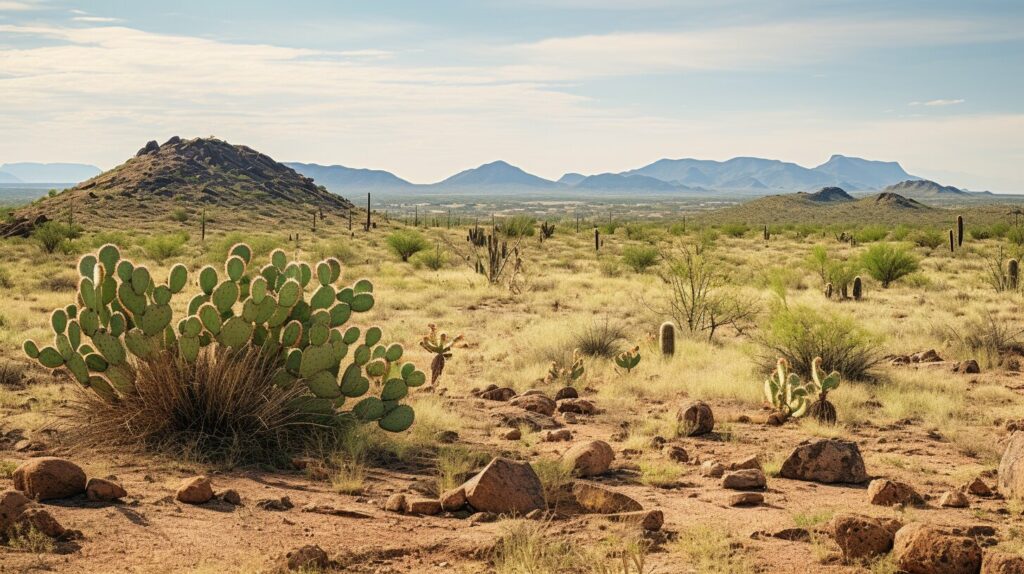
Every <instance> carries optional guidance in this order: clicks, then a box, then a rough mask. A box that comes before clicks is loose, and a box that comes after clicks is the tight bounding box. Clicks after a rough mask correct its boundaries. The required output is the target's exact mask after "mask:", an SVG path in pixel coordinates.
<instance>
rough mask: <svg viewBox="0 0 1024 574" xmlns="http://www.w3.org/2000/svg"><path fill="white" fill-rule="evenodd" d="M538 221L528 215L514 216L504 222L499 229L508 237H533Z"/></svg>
mask: <svg viewBox="0 0 1024 574" xmlns="http://www.w3.org/2000/svg"><path fill="white" fill-rule="evenodd" d="M536 223H537V220H536V219H534V218H532V217H530V216H528V215H514V216H512V217H509V218H508V219H505V220H503V221H502V222H501V223H500V224H499V225H498V229H499V231H501V232H502V233H504V234H505V235H507V236H508V237H533V233H534V225H536Z"/></svg>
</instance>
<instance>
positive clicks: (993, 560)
mask: <svg viewBox="0 0 1024 574" xmlns="http://www.w3.org/2000/svg"><path fill="white" fill-rule="evenodd" d="M981 574H1024V556H1020V555H1019V554H1010V553H1009V552H999V551H997V550H992V551H988V552H985V557H984V558H983V559H982V561H981Z"/></svg>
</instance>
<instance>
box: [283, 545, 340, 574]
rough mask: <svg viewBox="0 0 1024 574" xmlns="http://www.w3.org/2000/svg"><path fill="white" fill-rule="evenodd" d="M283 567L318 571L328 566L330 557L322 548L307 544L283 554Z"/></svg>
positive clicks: (293, 569) (291, 569)
mask: <svg viewBox="0 0 1024 574" xmlns="http://www.w3.org/2000/svg"><path fill="white" fill-rule="evenodd" d="M284 562H285V564H284V565H285V568H286V569H287V570H290V571H296V570H301V571H303V572H319V571H320V570H323V569H324V568H327V567H328V566H330V563H331V561H330V558H329V557H328V556H327V552H325V551H324V549H323V548H320V547H319V546H317V545H315V544H308V545H306V546H302V547H300V548H296V549H295V550H292V551H291V552H289V553H288V554H286V555H285V560H284Z"/></svg>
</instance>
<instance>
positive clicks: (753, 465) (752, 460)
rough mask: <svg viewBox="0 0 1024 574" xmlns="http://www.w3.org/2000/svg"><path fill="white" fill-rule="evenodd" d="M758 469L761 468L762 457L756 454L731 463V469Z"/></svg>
mask: <svg viewBox="0 0 1024 574" xmlns="http://www.w3.org/2000/svg"><path fill="white" fill-rule="evenodd" d="M744 469H757V470H761V459H760V458H759V457H758V456H757V455H756V454H755V455H751V456H748V457H747V458H741V459H739V460H734V461H732V462H730V463H729V470H744Z"/></svg>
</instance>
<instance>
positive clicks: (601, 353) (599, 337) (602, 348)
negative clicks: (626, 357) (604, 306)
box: [573, 320, 626, 358]
mask: <svg viewBox="0 0 1024 574" xmlns="http://www.w3.org/2000/svg"><path fill="white" fill-rule="evenodd" d="M625 340H626V333H625V331H623V330H622V328H620V327H619V326H618V325H613V324H612V323H610V322H609V321H607V320H605V321H604V322H601V323H598V322H594V323H591V324H589V325H587V326H586V327H584V328H583V330H581V331H580V332H578V333H577V334H576V336H575V337H574V338H573V344H574V347H575V348H576V349H579V350H580V352H581V353H583V354H584V355H588V356H590V357H604V358H611V357H614V356H615V355H616V354H617V353H618V352H619V351H620V350H621V347H622V342H623V341H625Z"/></svg>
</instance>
